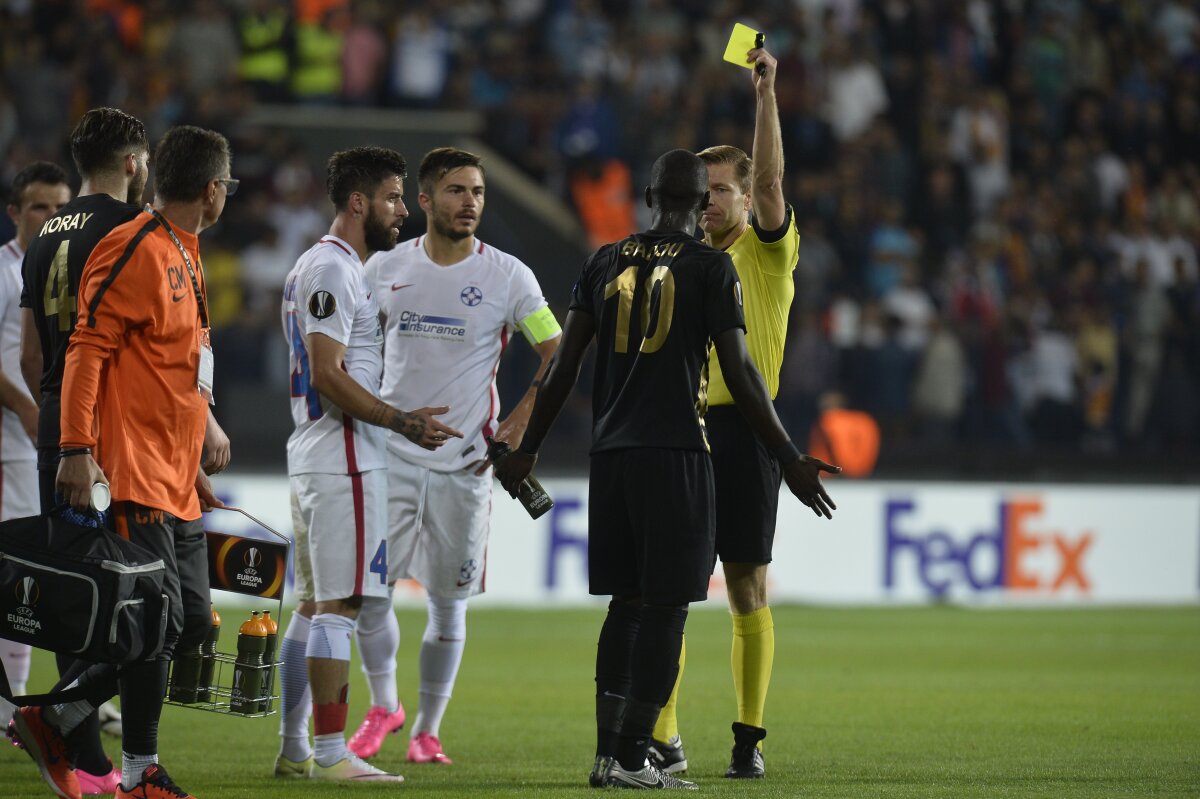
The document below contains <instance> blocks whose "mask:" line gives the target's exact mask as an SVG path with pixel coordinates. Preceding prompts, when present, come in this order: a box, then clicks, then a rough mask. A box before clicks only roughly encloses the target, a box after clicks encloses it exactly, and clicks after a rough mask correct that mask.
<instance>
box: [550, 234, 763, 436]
mask: <svg viewBox="0 0 1200 799" xmlns="http://www.w3.org/2000/svg"><path fill="white" fill-rule="evenodd" d="M571 310H576V311H583V312H586V313H589V314H591V315H592V316H593V317H595V325H596V372H595V379H594V384H593V387H592V414H593V422H592V450H591V451H592V452H604V451H608V450H616V449H629V448H632V447H663V448H668V449H690V450H697V449H698V450H706V449H707V448H708V444H707V441H706V440H705V435H704V412H705V410H706V407H707V392H708V367H707V364H708V347H709V342H710V341H711V339H713V338H714V337H715V336H717V334H719V333H722V332H724V331H726V330H729V329H730V328H734V327H740V328H743V329H745V320H744V318H743V316H742V304H741V291H740V286H739V285H738V278H737V273H736V272H735V271H734V269H733V261H732V260H731V259H730V257H729V256H728V255H727V254H726V253H723V252H720V251H718V250H714V249H712V248H711V247H709V246H707V245H705V244H704V243H703V242H700V241H697V240H696V239H694V238H692V237H691V236H689V235H687V234H685V233H679V232H669V233H656V232H646V233H636V234H634V235H632V236H630V237H629V238H626V239H624V240H622V241H619V242H617V243H615V244H608V245H605V246H604V247H601V248H600V249H599V250H597V251H596V252H595V253H593V255H592V256H591V257H590V258H589V259H588V261H587V263H586V264H584V267H583V273H582V274H581V275H580V277H579V282H578V283H576V284H575V289H574V291H573V292H572V295H571Z"/></svg>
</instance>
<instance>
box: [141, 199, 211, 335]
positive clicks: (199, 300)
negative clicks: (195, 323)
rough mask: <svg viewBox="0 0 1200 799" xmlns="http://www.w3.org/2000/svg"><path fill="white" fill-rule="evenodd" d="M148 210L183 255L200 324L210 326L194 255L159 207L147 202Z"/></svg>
mask: <svg viewBox="0 0 1200 799" xmlns="http://www.w3.org/2000/svg"><path fill="white" fill-rule="evenodd" d="M146 210H147V211H149V212H150V213H151V214H153V215H154V218H155V219H157V220H158V223H159V224H160V225H162V226H163V230H165V231H167V235H168V236H170V237H171V241H172V242H174V243H175V246H176V247H177V248H178V249H179V254H180V255H182V256H183V262H184V264H186V265H187V270H188V277H190V278H191V279H192V290H193V291H194V292H195V293H196V305H197V306H198V307H199V308H200V326H201V327H205V328H206V327H208V304H207V303H205V301H204V296H203V295H202V294H201V293H200V281H198V280H196V269H195V267H193V266H192V257H191V256H190V255H188V251H187V250H186V249H184V247H183V244H181V243H180V241H179V237H178V236H176V235H175V231H174V230H172V229H171V225H170V224H169V223H168V222H167V218H166V217H165V216H163V215H162V214H160V213H159V212H158V209H157V208H154V207H153V206H151V205H149V204H147V205H146Z"/></svg>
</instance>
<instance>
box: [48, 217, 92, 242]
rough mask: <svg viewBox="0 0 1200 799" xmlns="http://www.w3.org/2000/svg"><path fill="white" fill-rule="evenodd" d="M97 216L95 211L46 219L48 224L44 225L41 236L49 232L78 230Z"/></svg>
mask: <svg viewBox="0 0 1200 799" xmlns="http://www.w3.org/2000/svg"><path fill="white" fill-rule="evenodd" d="M93 216H95V214H94V213H91V214H85V213H82V212H80V213H78V214H67V215H66V216H55V217H51V218H50V219H47V220H46V224H44V225H42V230H41V232H40V233H38V235H39V236H45V235H46V234H47V233H57V232H58V231H60V230H78V229H79V228H81V227H83V226H84V225H86V224H87V223H88V220H89V219H91V218H92V217H93Z"/></svg>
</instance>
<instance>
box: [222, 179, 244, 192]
mask: <svg viewBox="0 0 1200 799" xmlns="http://www.w3.org/2000/svg"><path fill="white" fill-rule="evenodd" d="M216 181H217V183H223V184H224V185H225V196H226V197H232V196H233V195H235V194H237V190H238V186H240V185H241V183H242V182H241V181H240V180H238V179H237V178H217V179H216Z"/></svg>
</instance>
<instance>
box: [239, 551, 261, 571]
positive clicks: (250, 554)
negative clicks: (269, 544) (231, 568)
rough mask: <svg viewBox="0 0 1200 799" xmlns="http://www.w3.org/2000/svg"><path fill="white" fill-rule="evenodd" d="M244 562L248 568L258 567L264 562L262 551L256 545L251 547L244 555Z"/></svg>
mask: <svg viewBox="0 0 1200 799" xmlns="http://www.w3.org/2000/svg"><path fill="white" fill-rule="evenodd" d="M242 562H243V563H245V564H246V567H247V568H250V569H256V568H258V566H259V564H261V563H262V553H261V552H259V551H258V550H257V549H255V548H254V547H250V548H249V549H247V550H246V554H245V555H243V556H242Z"/></svg>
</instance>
